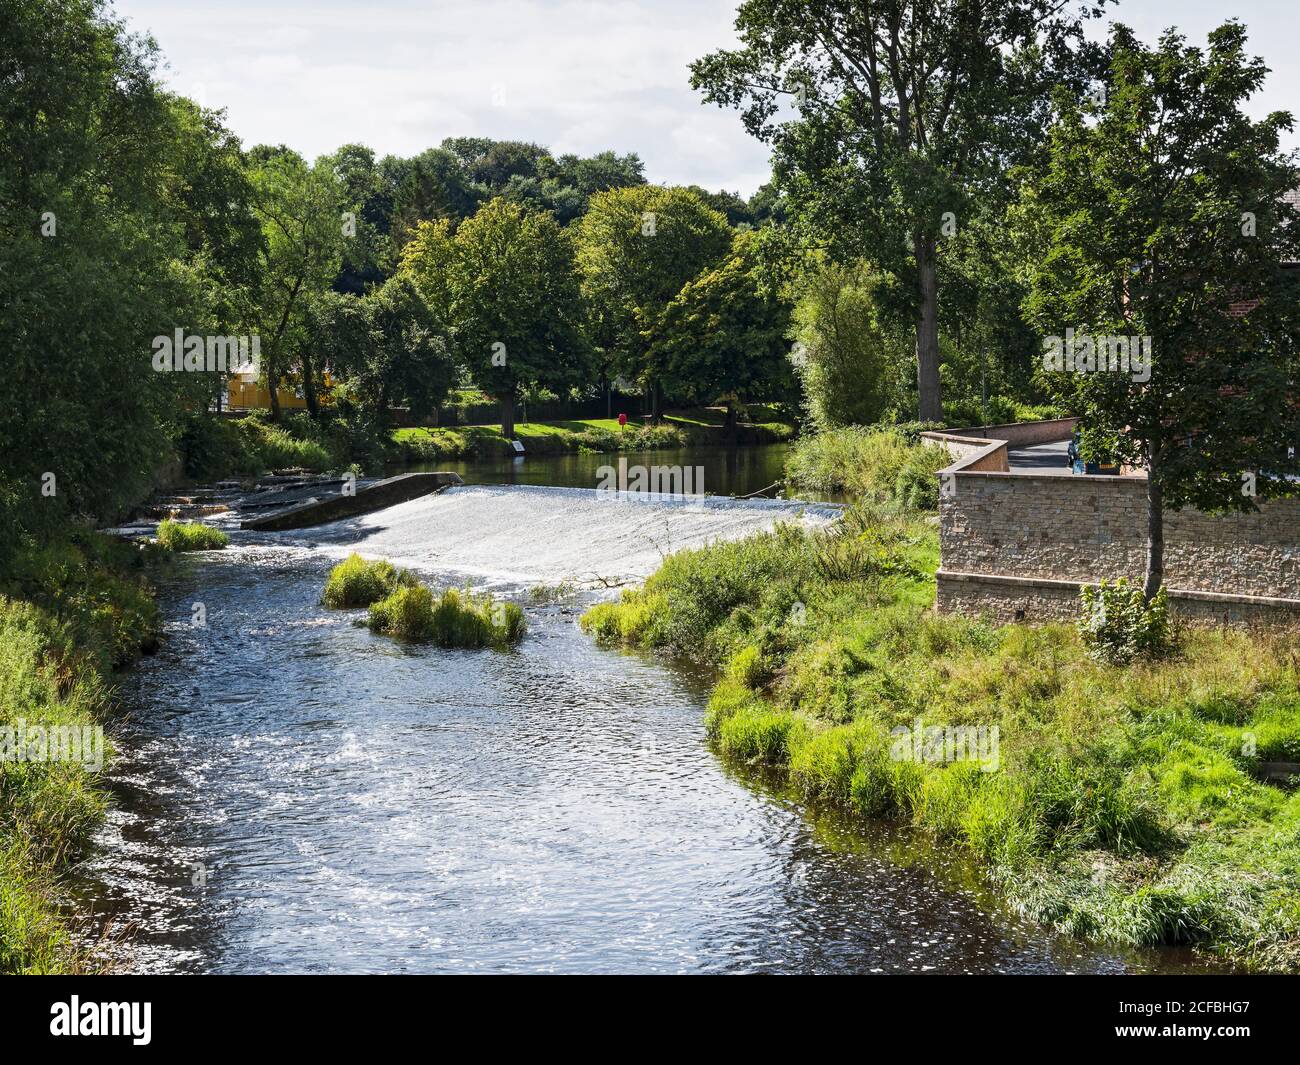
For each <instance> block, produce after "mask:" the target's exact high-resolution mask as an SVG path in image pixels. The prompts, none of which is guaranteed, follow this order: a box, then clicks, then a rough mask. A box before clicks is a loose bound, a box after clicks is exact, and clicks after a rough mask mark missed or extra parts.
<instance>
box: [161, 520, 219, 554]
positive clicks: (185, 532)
mask: <svg viewBox="0 0 1300 1065" xmlns="http://www.w3.org/2000/svg"><path fill="white" fill-rule="evenodd" d="M158 543H160V544H161V545H162V546H163V547H165V548H166V549H167V550H168V551H213V550H219V549H220V548H223V547H225V546H226V545H227V544H229V543H230V537H229V536H227V535H226V534H225V533H223V532H222V531H221V530H220V529H214V528H212V526H211V525H204V524H203V523H202V522H197V521H190V522H181V521H172V520H171V519H170V518H168V519H167V520H165V521H162V522H159V524H158Z"/></svg>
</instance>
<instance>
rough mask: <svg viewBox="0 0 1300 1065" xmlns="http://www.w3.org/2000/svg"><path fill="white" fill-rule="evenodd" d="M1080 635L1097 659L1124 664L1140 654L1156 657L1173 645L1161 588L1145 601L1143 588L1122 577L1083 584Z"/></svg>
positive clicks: (1166, 602)
mask: <svg viewBox="0 0 1300 1065" xmlns="http://www.w3.org/2000/svg"><path fill="white" fill-rule="evenodd" d="M1079 604H1080V609H1081V611H1082V616H1081V617H1080V618H1079V623H1078V627H1079V635H1080V636H1082V637H1083V643H1084V646H1085V647H1086V648H1087V649H1088V654H1089V655H1090V656H1091V657H1093V658H1095V659H1097V660H1098V661H1099V662H1109V663H1111V664H1112V665H1126V664H1127V663H1129V662H1131V661H1133V659H1135V658H1137V657H1139V656H1146V657H1153V658H1154V657H1158V656H1159V655H1162V654H1166V653H1167V652H1169V651H1170V650H1171V649H1172V647H1173V631H1172V628H1171V626H1170V622H1169V601H1168V597H1167V596H1166V595H1165V590H1164V589H1163V588H1161V589H1160V591H1159V592H1157V593H1156V595H1155V597H1154V598H1153V599H1152V600H1151V602H1150V603H1148V602H1147V601H1146V600H1145V599H1144V598H1143V595H1142V589H1140V588H1138V587H1137V586H1136V585H1130V584H1129V583H1128V581H1127V580H1125V579H1124V578H1123V577H1121V578H1120V579H1119V580H1118V581H1116V582H1115V583H1114V584H1107V583H1106V581H1104V580H1103V581H1102V582H1101V583H1100V584H1099V585H1098V586H1097V587H1096V588H1092V587H1088V586H1085V587H1084V588H1083V589H1082V591H1081V592H1080V595H1079Z"/></svg>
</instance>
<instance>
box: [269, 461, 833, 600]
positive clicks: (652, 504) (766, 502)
mask: <svg viewBox="0 0 1300 1065" xmlns="http://www.w3.org/2000/svg"><path fill="white" fill-rule="evenodd" d="M839 513H840V508H838V507H836V506H833V505H829V504H815V503H799V502H792V501H787V500H772V499H732V498H730V497H727V496H701V497H683V496H671V495H662V494H657V493H622V492H614V491H599V490H595V489H585V488H541V487H533V486H521V485H506V486H466V487H457V488H448V489H445V490H444V491H442V492H439V493H438V494H436V495H431V496H425V497H423V498H420V499H413V500H411V501H410V502H407V503H400V504H398V505H397V506H393V507H388V508H387V509H385V510H380V511H376V512H375V513H373V514H366V515H362V516H359V517H356V518H348V519H346V520H344V521H338V522H333V523H332V524H329V525H323V526H320V527H319V528H316V529H310V530H299V531H297V532H294V533H281V534H271V535H272V537H273V538H274V539H275V540H278V541H291V542H295V543H302V542H304V541H305V542H306V543H307V544H308V545H309V546H312V547H314V548H316V549H319V550H322V551H324V552H326V553H328V554H331V555H333V554H337V555H339V556H342V555H344V554H346V553H347V552H349V551H352V550H356V551H359V552H361V553H362V554H363V555H366V556H368V557H383V558H387V559H389V560H390V561H392V562H394V563H396V564H398V565H402V566H408V567H411V568H413V569H425V570H435V569H436V570H454V571H457V572H461V573H464V574H466V575H468V576H472V577H476V578H480V579H484V580H487V581H511V582H515V581H518V582H526V583H532V582H539V583H543V582H544V583H558V582H560V581H572V582H575V583H579V584H584V585H599V584H613V583H627V582H629V581H637V580H642V579H644V578H645V577H647V576H649V575H650V574H651V573H653V572H654V571H655V570H656V569H657V568H658V567H659V564H660V563H661V562H662V561H663V559H664V558H665V557H666V556H667V555H670V554H672V553H673V552H675V551H680V550H682V549H684V548H691V547H701V546H703V545H705V544H707V543H712V542H715V541H718V540H738V539H741V538H743V537H745V536H748V535H750V534H751V533H755V532H759V531H762V530H765V529H771V528H773V527H774V526H775V525H776V524H777V523H778V522H782V521H785V522H794V523H797V524H800V525H802V526H805V527H813V526H819V525H825V524H828V523H829V522H831V521H833V520H834V519H835V518H836V517H838V516H839Z"/></svg>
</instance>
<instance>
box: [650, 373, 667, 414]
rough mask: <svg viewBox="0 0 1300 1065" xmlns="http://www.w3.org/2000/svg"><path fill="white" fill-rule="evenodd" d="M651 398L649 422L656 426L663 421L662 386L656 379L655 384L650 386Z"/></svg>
mask: <svg viewBox="0 0 1300 1065" xmlns="http://www.w3.org/2000/svg"><path fill="white" fill-rule="evenodd" d="M651 398H652V403H651V405H650V414H651V418H650V420H651V421H652V422H654V424H655V425H658V424H659V423H660V422H662V421H663V420H664V386H663V385H661V384H660V383H659V379H658V378H655V382H654V384H653V385H652V386H651Z"/></svg>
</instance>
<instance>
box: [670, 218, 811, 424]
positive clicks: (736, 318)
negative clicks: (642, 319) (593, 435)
mask: <svg viewBox="0 0 1300 1065" xmlns="http://www.w3.org/2000/svg"><path fill="white" fill-rule="evenodd" d="M780 287H781V286H780V278H779V277H777V276H774V272H773V271H771V270H769V269H768V268H767V266H766V263H765V261H764V259H763V257H762V255H761V254H760V248H759V237H758V235H757V234H755V233H737V234H736V236H735V237H734V238H733V240H732V246H731V251H730V252H729V253H728V254H727V255H724V256H723V258H722V260H721V261H720V262H719V263H717V264H716V265H715V266H713V267H710V268H706V269H705V270H704V271H703V272H702V273H701V274H700V275H699V277H696V278H694V279H692V280H690V281H688V282H686V284H685V285H683V286H682V290H681V291H680V292H679V293H677V295H676V296H675V297H674V298H673V300H672V301H671V302H670V303H669V304H668V306H667V307H666V308H664V312H663V314H662V315H661V316H660V318H659V321H658V322H657V323H656V330H655V335H654V336H653V337H652V338H651V341H650V351H649V365H650V367H651V371H652V372H653V373H654V374H655V375H656V377H659V378H662V379H664V380H666V381H668V382H669V384H670V386H672V387H673V388H674V389H675V390H676V391H678V392H679V393H680V394H684V395H687V396H689V397H690V398H692V399H694V400H697V401H702V402H712V401H713V400H715V399H717V398H719V397H720V398H721V399H722V400H723V402H724V403H725V405H726V409H727V421H726V431H727V433H728V435H731V436H734V435H735V430H736V404H737V403H738V402H744V401H746V400H751V399H755V398H782V399H783V398H785V396H786V395H787V394H788V393H789V392H790V391H791V389H792V388H793V384H794V382H793V377H792V374H791V370H790V362H789V360H788V359H787V357H786V353H787V350H788V348H789V344H788V342H787V340H786V334H787V333H788V332H789V329H790V307H789V304H787V303H786V301H785V300H784V299H783V298H782V296H781V293H780Z"/></svg>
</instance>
